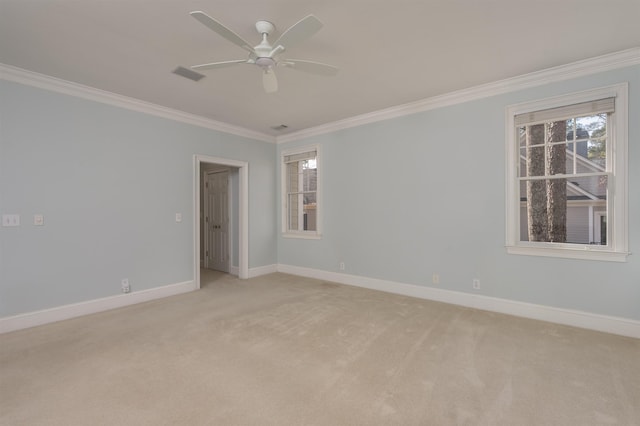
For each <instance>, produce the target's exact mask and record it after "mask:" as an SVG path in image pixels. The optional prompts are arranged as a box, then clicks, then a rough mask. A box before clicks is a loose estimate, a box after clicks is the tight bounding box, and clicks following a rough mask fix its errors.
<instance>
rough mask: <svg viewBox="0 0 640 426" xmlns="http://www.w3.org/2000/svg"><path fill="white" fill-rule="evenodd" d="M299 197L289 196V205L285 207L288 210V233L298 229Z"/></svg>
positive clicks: (298, 195) (297, 195)
mask: <svg viewBox="0 0 640 426" xmlns="http://www.w3.org/2000/svg"><path fill="white" fill-rule="evenodd" d="M300 197H301V195H300V194H289V200H288V202H289V203H288V206H287V207H288V208H289V215H288V219H287V223H288V227H289V230H290V231H297V230H298V229H299V228H298V227H299V225H300V223H299V217H300Z"/></svg>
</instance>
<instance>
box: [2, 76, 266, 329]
mask: <svg viewBox="0 0 640 426" xmlns="http://www.w3.org/2000/svg"><path fill="white" fill-rule="evenodd" d="M0 120H1V122H0V214H9V213H17V214H20V216H21V222H22V223H21V226H20V227H18V228H0V317H4V316H10V315H15V314H19V313H24V312H31V311H36V310H41V309H45V308H50V307H55V306H61V305H65V304H70V303H76V302H82V301H87V300H92V299H96V298H101V297H106V296H111V295H115V294H119V293H120V280H121V279H122V278H125V277H126V278H129V280H130V284H131V286H132V289H133V290H135V291H137V290H144V289H149V288H153V287H158V286H162V285H166V284H173V283H179V282H185V281H191V280H193V279H194V277H193V255H194V254H193V248H194V242H193V217H194V212H193V179H194V176H193V174H194V171H193V156H194V154H203V155H210V156H215V157H222V158H228V159H234V160H240V161H247V162H248V163H249V188H250V189H249V206H250V212H249V244H250V249H249V267H250V268H253V267H259V266H264V265H272V264H274V263H276V262H277V258H276V253H275V250H274V247H275V246H276V239H275V235H276V234H275V230H274V226H273V224H274V223H275V222H276V215H275V214H276V213H275V212H276V189H275V177H274V169H275V151H276V147H275V145H274V144H270V143H266V142H261V141H255V140H250V139H247V138H242V137H239V136H233V135H229V134H225V133H221V132H217V131H214V130H209V129H205V128H201V127H196V126H192V125H187V124H183V123H179V122H176V121H172V120H168V119H163V118H158V117H155V116H151V115H147V114H143V113H139V112H134V111H130V110H126V109H122V108H117V107H114V106H110V105H106V104H101V103H97V102H92V101H88V100H84V99H79V98H75V97H71V96H66V95H62V94H59V93H54V92H50V91H46V90H41V89H38V88H34V87H28V86H24V85H20V84H16V83H11V82H7V81H0ZM177 212H181V213H182V215H183V221H182V223H176V222H175V214H176V213H177ZM34 214H43V215H44V223H45V225H44V226H42V227H35V226H33V215H34ZM235 262H236V264H237V259H235Z"/></svg>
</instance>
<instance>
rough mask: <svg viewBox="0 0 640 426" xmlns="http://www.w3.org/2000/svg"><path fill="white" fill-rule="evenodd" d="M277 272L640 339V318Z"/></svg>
mask: <svg viewBox="0 0 640 426" xmlns="http://www.w3.org/2000/svg"><path fill="white" fill-rule="evenodd" d="M278 272H283V273H287V274H292V275H299V276H303V277H309V278H317V279H320V280H325V281H331V282H336V283H340V284H346V285H352V286H356V287H363V288H368V289H372V290H379V291H384V292H387V293H394V294H401V295H404V296H411V297H417V298H420V299H427V300H434V301H437V302H444V303H450V304H453V305H460V306H466V307H469V308H475V309H481V310H485V311H491V312H498V313H501V314H508V315H513V316H517V317H523V318H530V319H536V320H540V321H547V322H552V323H556V324H563V325H570V326H574V327H579V328H586V329H589V330H596V331H602V332H605V333H612V334H619V335H622V336H628V337H635V338H640V321H636V320H631V319H627V318H619V317H611V316H606V315H599V314H593V313H589V312H583V311H576V310H571V309H561V308H554V307H551V306H544V305H536V304H532V303H525V302H518V301H514V300H509V299H500V298H497V297H489V296H482V295H478V294H471V293H464V292H459V291H452V290H443V289H439V288H432V287H422V286H417V285H413V284H404V283H398V282H393V281H386V280H379V279H375V278H367V277H361V276H357V275H349V274H341V273H337V272H328V271H322V270H318V269H310V268H302V267H299V266H291V265H278Z"/></svg>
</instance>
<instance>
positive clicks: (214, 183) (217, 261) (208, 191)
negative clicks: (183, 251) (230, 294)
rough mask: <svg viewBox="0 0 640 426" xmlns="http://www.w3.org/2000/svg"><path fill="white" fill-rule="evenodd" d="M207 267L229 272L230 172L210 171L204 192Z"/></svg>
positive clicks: (206, 178)
mask: <svg viewBox="0 0 640 426" xmlns="http://www.w3.org/2000/svg"><path fill="white" fill-rule="evenodd" d="M204 215H205V216H204V226H205V245H204V250H205V255H204V259H205V260H204V262H205V268H208V269H215V270H217V271H223V272H229V172H228V171H226V170H225V171H221V172H209V173H207V174H206V176H205V192H204Z"/></svg>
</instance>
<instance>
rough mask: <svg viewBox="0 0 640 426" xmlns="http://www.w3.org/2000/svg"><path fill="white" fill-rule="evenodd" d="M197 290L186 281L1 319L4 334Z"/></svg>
mask: <svg viewBox="0 0 640 426" xmlns="http://www.w3.org/2000/svg"><path fill="white" fill-rule="evenodd" d="M195 289H196V287H195V283H194V282H193V281H185V282H182V283H177V284H169V285H165V286H162V287H156V288H150V289H148V290H141V291H134V292H131V293H127V294H118V295H115V296H109V297H104V298H101V299H94V300H89V301H86V302H80V303H74V304H71V305H64V306H58V307H55V308H51V309H44V310H41V311H35V312H28V313H25V314H19V315H15V316H11V317H5V318H0V334H2V333H8V332H10V331H15V330H21V329H23V328H29V327H35V326H37V325H43V324H48V323H52V322H57V321H62V320H66V319H70V318H75V317H79V316H83V315H88V314H94V313H97V312H102V311H107V310H109V309H115V308H121V307H123V306H128V305H134V304H136V303H142V302H148V301H150V300H155V299H161V298H163V297H168V296H173V295H176V294H180V293H187V292H189V291H193V290H195Z"/></svg>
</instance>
